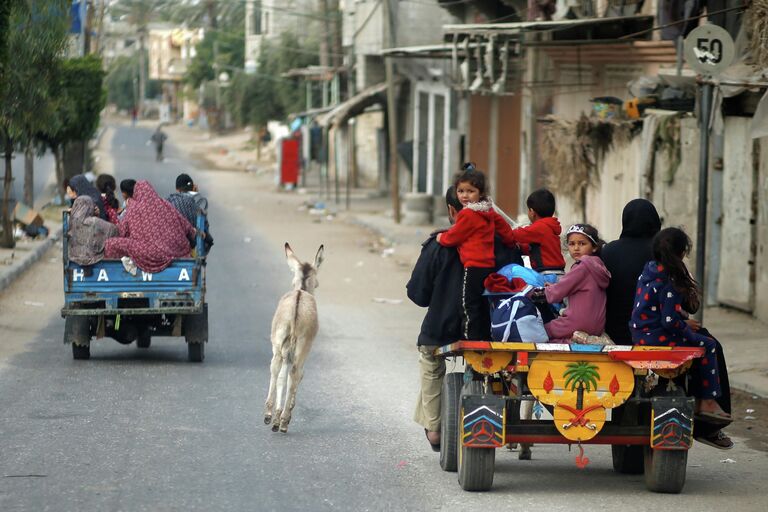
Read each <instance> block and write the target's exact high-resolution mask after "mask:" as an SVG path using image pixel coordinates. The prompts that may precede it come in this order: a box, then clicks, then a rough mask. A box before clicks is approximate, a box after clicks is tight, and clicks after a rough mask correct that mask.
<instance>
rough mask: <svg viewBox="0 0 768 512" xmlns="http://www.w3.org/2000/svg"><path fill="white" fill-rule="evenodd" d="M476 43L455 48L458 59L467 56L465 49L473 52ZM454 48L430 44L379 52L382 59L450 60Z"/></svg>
mask: <svg viewBox="0 0 768 512" xmlns="http://www.w3.org/2000/svg"><path fill="white" fill-rule="evenodd" d="M476 46H477V43H471V44H469V45H468V46H466V47H465V46H464V45H462V46H461V47H456V51H457V52H458V56H459V57H466V56H467V49H470V50H474V49H475V47H476ZM453 51H454V46H453V45H452V44H448V43H444V44H430V45H423V46H401V47H399V48H385V49H383V50H381V54H380V55H381V56H382V57H411V58H420V59H424V58H426V59H450V58H451V57H453Z"/></svg>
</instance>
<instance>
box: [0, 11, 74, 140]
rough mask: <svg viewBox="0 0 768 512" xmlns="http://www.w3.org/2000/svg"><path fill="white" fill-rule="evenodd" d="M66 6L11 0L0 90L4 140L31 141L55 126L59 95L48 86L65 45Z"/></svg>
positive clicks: (1, 125)
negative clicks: (6, 50)
mask: <svg viewBox="0 0 768 512" xmlns="http://www.w3.org/2000/svg"><path fill="white" fill-rule="evenodd" d="M68 7H69V2H68V1H67V0H35V1H29V2H13V3H12V4H11V9H10V17H9V27H8V30H7V36H8V41H7V45H8V54H7V57H8V60H7V65H6V67H4V69H3V85H4V87H3V88H2V89H0V132H2V135H3V136H4V137H5V138H6V139H7V140H15V141H19V142H22V143H24V142H31V141H32V140H33V138H34V137H35V134H37V133H39V132H46V131H48V130H52V129H56V128H55V126H56V123H57V119H56V117H55V111H56V110H57V108H58V104H59V103H60V102H61V99H60V98H59V95H58V91H57V90H56V88H55V87H54V84H55V83H56V76H57V73H58V71H59V69H60V68H59V64H60V62H61V57H62V55H63V53H64V50H65V48H66V45H67V28H68V17H67V16H66V15H65V14H66V13H67V12H68Z"/></svg>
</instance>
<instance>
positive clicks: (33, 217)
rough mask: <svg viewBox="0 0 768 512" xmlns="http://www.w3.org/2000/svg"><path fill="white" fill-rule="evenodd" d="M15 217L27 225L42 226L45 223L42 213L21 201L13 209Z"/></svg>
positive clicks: (17, 220)
mask: <svg viewBox="0 0 768 512" xmlns="http://www.w3.org/2000/svg"><path fill="white" fill-rule="evenodd" d="M13 218H14V219H15V220H16V222H19V223H21V224H23V225H25V226H36V227H40V226H42V225H43V218H42V217H41V216H40V214H39V213H37V211H35V210H33V209H32V208H29V207H27V206H26V205H23V204H21V203H16V208H14V209H13Z"/></svg>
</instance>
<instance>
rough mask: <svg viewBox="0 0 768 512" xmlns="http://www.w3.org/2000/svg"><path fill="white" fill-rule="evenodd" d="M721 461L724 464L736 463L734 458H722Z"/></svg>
mask: <svg viewBox="0 0 768 512" xmlns="http://www.w3.org/2000/svg"><path fill="white" fill-rule="evenodd" d="M720 462H722V463H723V464H736V461H735V460H733V459H720Z"/></svg>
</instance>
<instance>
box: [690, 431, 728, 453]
mask: <svg viewBox="0 0 768 512" xmlns="http://www.w3.org/2000/svg"><path fill="white" fill-rule="evenodd" d="M694 439H695V440H697V441H698V442H700V443H702V444H706V445H707V446H711V447H712V448H717V449H718V450H730V449H731V448H733V441H731V438H730V437H728V434H726V433H725V432H723V431H722V430H718V431H717V432H715V433H714V434H710V435H708V436H701V437H697V436H694Z"/></svg>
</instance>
